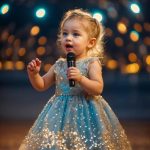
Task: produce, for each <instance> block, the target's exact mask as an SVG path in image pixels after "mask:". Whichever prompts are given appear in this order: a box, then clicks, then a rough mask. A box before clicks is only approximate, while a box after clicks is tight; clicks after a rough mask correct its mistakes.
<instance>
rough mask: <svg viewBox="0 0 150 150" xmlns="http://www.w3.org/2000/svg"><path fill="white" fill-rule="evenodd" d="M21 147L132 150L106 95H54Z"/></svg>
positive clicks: (38, 149) (71, 149)
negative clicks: (87, 96)
mask: <svg viewBox="0 0 150 150" xmlns="http://www.w3.org/2000/svg"><path fill="white" fill-rule="evenodd" d="M19 150H131V146H130V143H129V141H128V139H127V137H126V134H125V132H124V130H123V128H122V126H121V125H120V123H119V121H118V119H117V117H116V116H115V114H114V113H113V111H112V110H111V108H110V106H109V105H108V103H107V102H106V101H105V100H104V99H103V97H101V96H99V98H98V99H96V100H95V99H86V98H85V97H84V96H82V95H81V96H79V95H78V96H77V95H76V96H71V95H58V96H56V95H54V96H53V97H52V98H51V99H50V100H49V101H48V102H47V104H46V105H45V107H44V109H43V110H42V112H41V113H40V114H39V116H38V118H37V120H36V121H35V123H34V124H33V126H32V127H31V129H30V130H29V133H28V134H27V136H26V137H25V139H24V140H23V142H22V144H21V146H20V148H19Z"/></svg>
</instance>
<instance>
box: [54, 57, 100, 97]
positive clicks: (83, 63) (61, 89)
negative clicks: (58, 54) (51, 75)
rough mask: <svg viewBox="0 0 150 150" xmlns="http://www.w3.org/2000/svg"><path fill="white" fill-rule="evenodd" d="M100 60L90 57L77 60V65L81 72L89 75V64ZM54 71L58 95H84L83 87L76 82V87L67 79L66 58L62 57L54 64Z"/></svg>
mask: <svg viewBox="0 0 150 150" xmlns="http://www.w3.org/2000/svg"><path fill="white" fill-rule="evenodd" d="M94 60H98V58H96V57H89V58H85V59H81V60H78V61H76V67H77V68H78V69H79V70H80V72H81V74H82V75H84V76H86V77H88V68H89V64H90V63H91V62H92V61H94ZM54 68H55V69H54V71H55V76H56V92H55V93H56V95H82V94H83V93H84V92H83V88H82V87H81V86H80V85H79V84H78V83H76V85H75V87H70V86H69V81H68V79H67V61H66V59H64V58H60V59H58V60H57V61H56V63H55V65H54Z"/></svg>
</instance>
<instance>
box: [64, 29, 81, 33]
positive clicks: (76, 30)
mask: <svg viewBox="0 0 150 150" xmlns="http://www.w3.org/2000/svg"><path fill="white" fill-rule="evenodd" d="M62 31H63V32H64V31H68V29H62ZM73 32H80V30H78V29H74V30H73Z"/></svg>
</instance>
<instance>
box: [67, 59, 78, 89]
mask: <svg viewBox="0 0 150 150" xmlns="http://www.w3.org/2000/svg"><path fill="white" fill-rule="evenodd" d="M75 66H76V65H75V61H74V60H71V61H68V67H75ZM69 86H70V87H74V86H75V81H74V80H73V79H69Z"/></svg>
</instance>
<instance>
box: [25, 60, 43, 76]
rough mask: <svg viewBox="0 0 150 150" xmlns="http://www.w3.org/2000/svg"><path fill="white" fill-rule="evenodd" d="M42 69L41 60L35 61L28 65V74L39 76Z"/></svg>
mask: <svg viewBox="0 0 150 150" xmlns="http://www.w3.org/2000/svg"><path fill="white" fill-rule="evenodd" d="M40 69H41V60H39V59H38V58H36V59H33V60H32V61H31V62H29V64H28V65H27V72H28V73H30V74H34V75H35V74H37V73H39V71H40Z"/></svg>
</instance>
